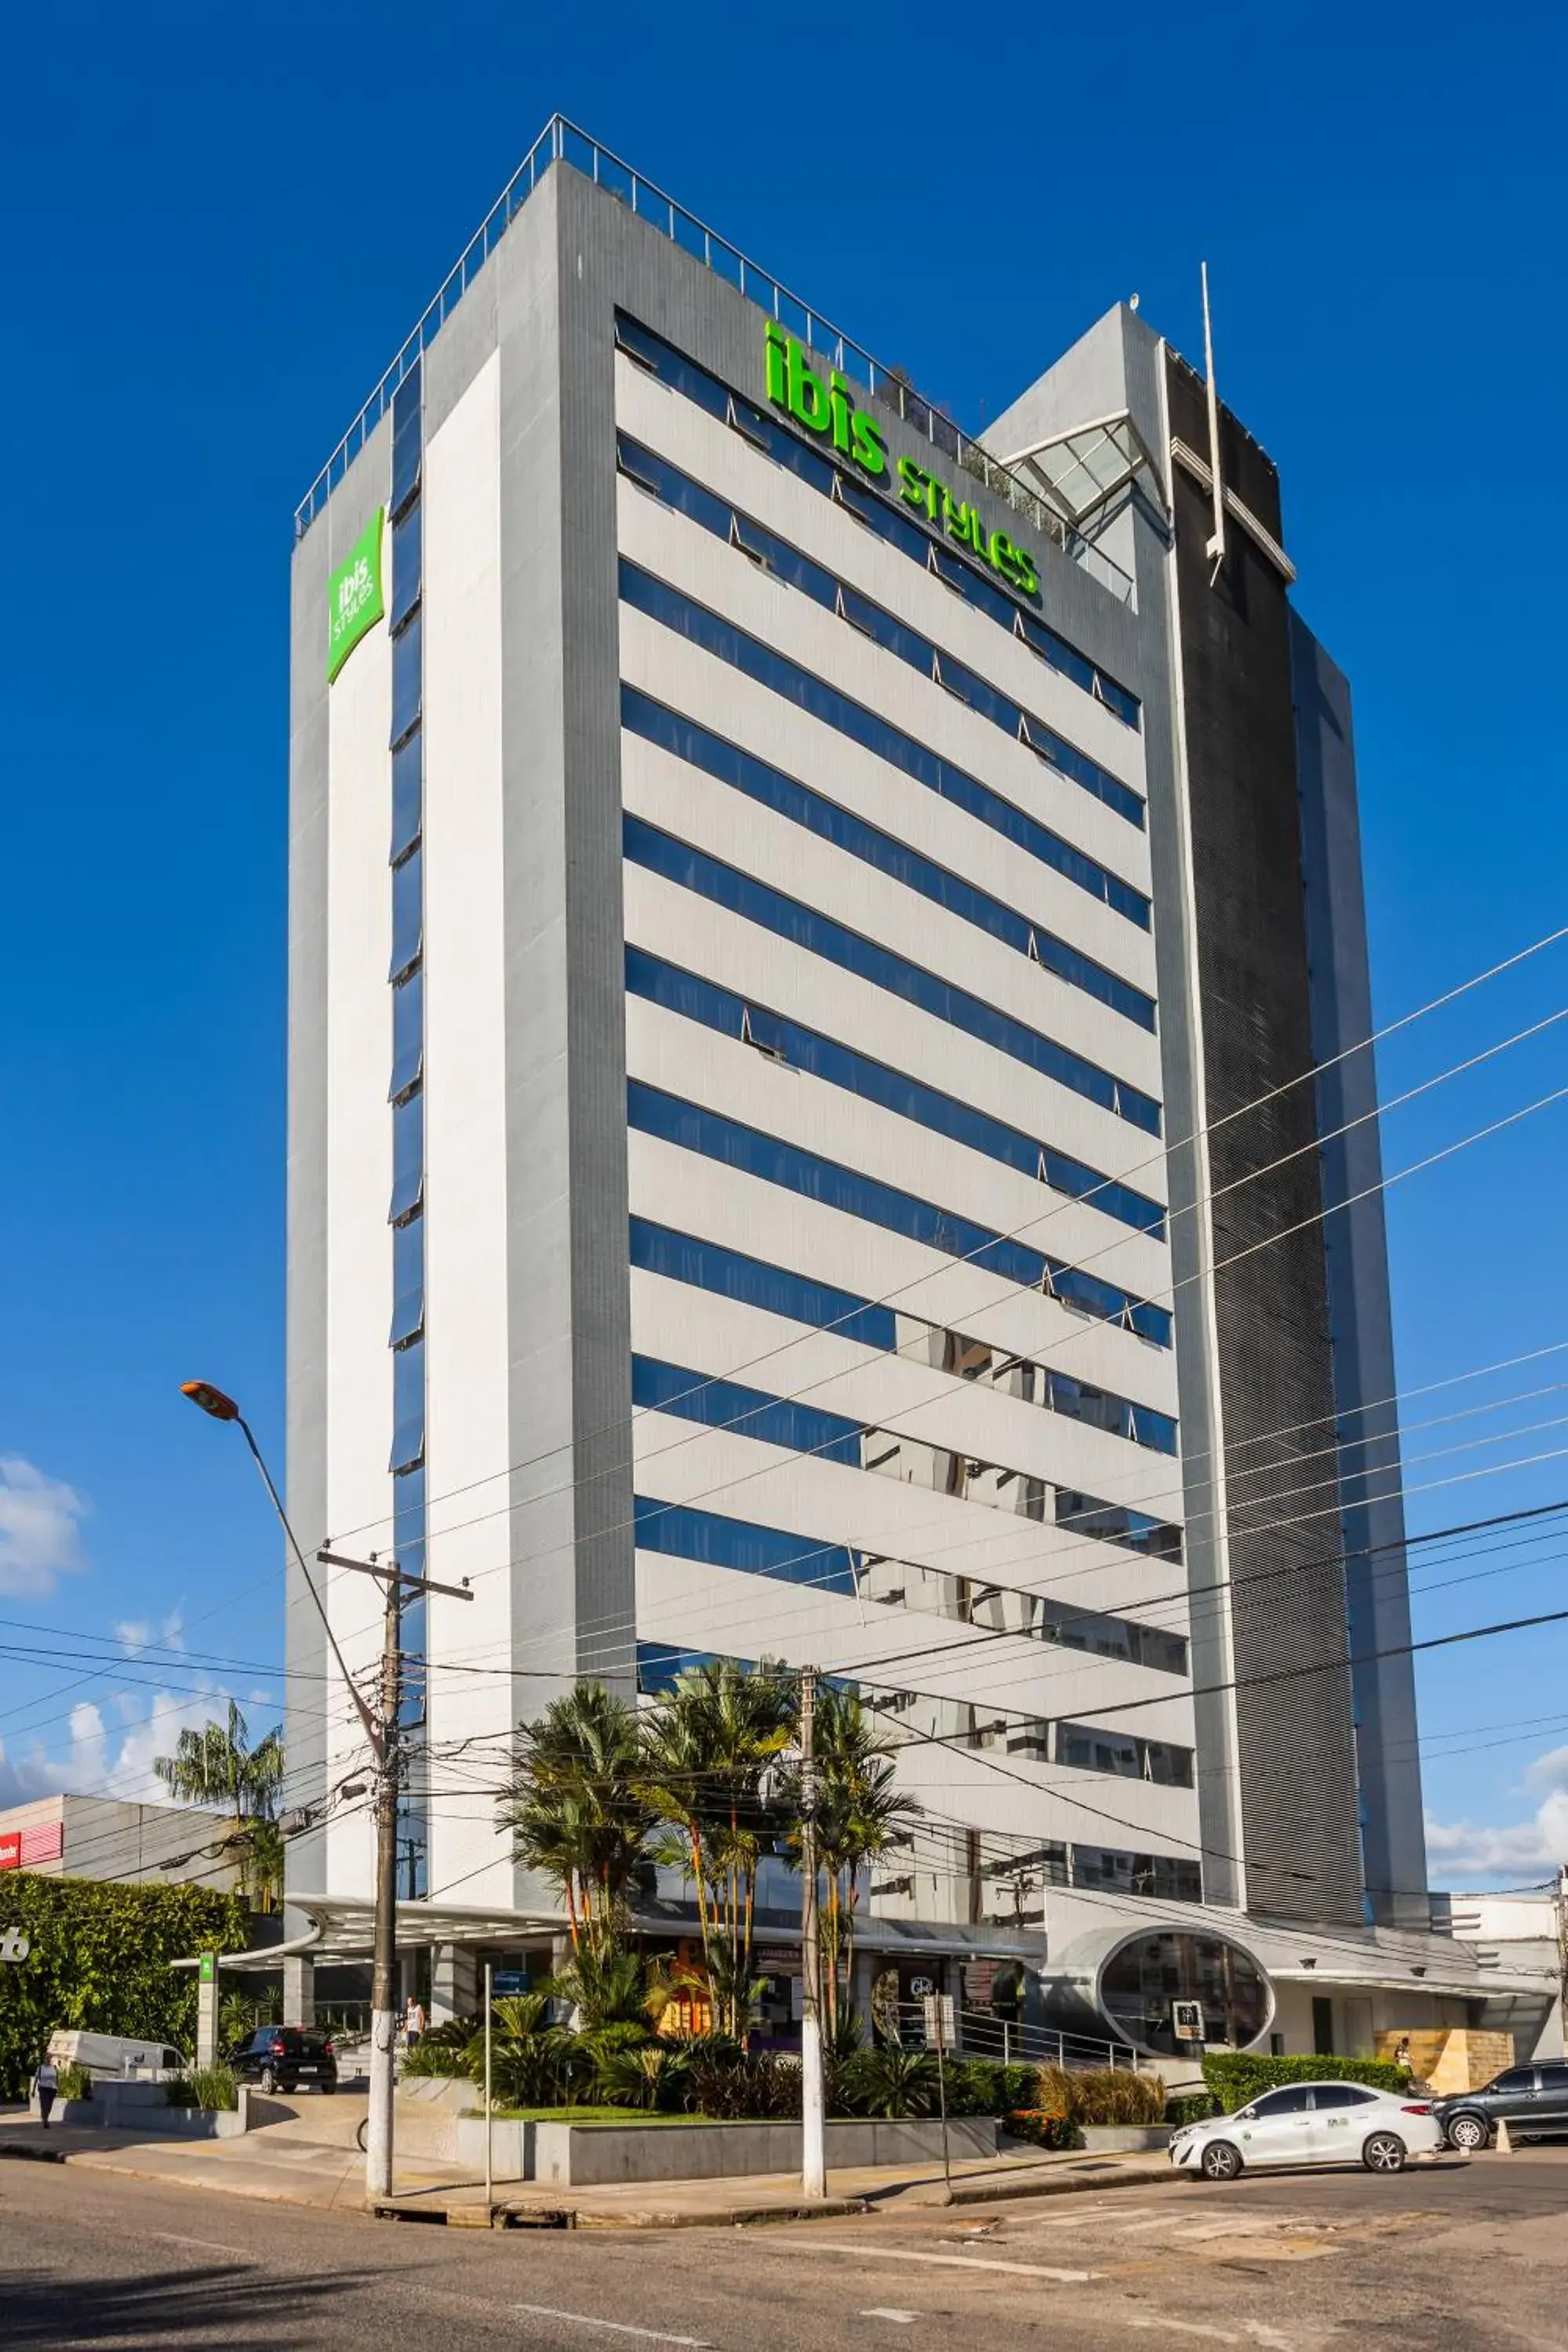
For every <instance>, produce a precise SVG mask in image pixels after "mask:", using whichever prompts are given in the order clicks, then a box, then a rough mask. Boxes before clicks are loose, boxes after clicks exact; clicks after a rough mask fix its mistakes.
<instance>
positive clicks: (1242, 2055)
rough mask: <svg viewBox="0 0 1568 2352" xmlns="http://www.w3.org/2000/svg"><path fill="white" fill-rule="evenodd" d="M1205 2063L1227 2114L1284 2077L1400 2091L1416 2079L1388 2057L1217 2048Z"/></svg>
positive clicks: (1207, 2075)
mask: <svg viewBox="0 0 1568 2352" xmlns="http://www.w3.org/2000/svg"><path fill="white" fill-rule="evenodd" d="M1203 2064H1204V2080H1205V2083H1206V2084H1208V2086H1209V2089H1210V2090H1211V2091H1212V2092H1213V2093H1214V2095H1215V2098H1216V2099H1217V2100H1218V2101H1219V2103H1220V2109H1221V2112H1222V2113H1223V2114H1225V2115H1227V2116H1233V2115H1234V2114H1235V2113H1236V2111H1237V2107H1245V2106H1247V2105H1248V2104H1249V2103H1250V2102H1251V2101H1252V2100H1253V2099H1256V2098H1258V2097H1259V2096H1260V2095H1261V2094H1262V2093H1263V2092H1265V2091H1272V2090H1274V2089H1275V2088H1276V2087H1277V2085H1278V2084H1280V2083H1366V2084H1369V2085H1370V2086H1371V2087H1372V2089H1373V2090H1374V2091H1394V2092H1399V2091H1404V2090H1407V2089H1408V2088H1409V2084H1410V2069H1409V2067H1408V2066H1394V2065H1392V2064H1391V2063H1389V2062H1388V2060H1387V2059H1385V2058H1264V2057H1259V2056H1258V2055H1257V2054H1255V2053H1253V2052H1251V2051H1248V2050H1211V2051H1209V2052H1207V2053H1205V2058H1204V2062H1203Z"/></svg>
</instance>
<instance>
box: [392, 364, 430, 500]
mask: <svg viewBox="0 0 1568 2352" xmlns="http://www.w3.org/2000/svg"><path fill="white" fill-rule="evenodd" d="M424 446H425V418H424V413H423V411H422V409H421V406H420V370H419V366H418V363H417V362H416V364H415V365H414V367H413V368H411V369H410V371H409V373H407V375H405V377H404V379H403V382H402V383H400V384H399V385H398V387H397V390H396V391H395V393H394V394H393V395H392V511H393V513H394V514H397V513H398V512H399V511H400V510H401V509H402V508H403V506H404V504H405V501H406V500H407V499H411V498H412V497H413V495H414V493H415V491H416V489H417V488H418V487H419V461H420V458H421V457H422V455H423V454H424Z"/></svg>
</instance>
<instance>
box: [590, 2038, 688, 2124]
mask: <svg viewBox="0 0 1568 2352" xmlns="http://www.w3.org/2000/svg"><path fill="white" fill-rule="evenodd" d="M690 2071H691V2061H690V2060H689V2058H688V2056H687V2055H686V2053H685V2052H684V2051H682V2050H677V2049H675V2048H672V2046H671V2045H670V2044H669V2043H668V2042H644V2043H643V2044H642V2046H641V2048H640V2049H636V2050H628V2049H622V2050H611V2051H609V2052H607V2053H605V2057H604V2058H603V2059H602V2060H601V2061H600V2063H599V2067H598V2071H597V2073H596V2074H595V2090H596V2091H597V2093H598V2095H599V2096H600V2098H601V2099H603V2100H604V2102H605V2105H606V2106H611V2107H641V2108H644V2109H646V2110H647V2112H648V2113H650V2114H652V2113H657V2112H660V2111H662V2112H663V2113H664V2114H667V2115H668V2113H669V2112H670V2111H671V2110H672V2109H673V2108H675V2107H678V2106H679V2105H680V2103H681V2096H682V2094H683V2093H684V2091H685V2088H686V2078H687V2076H688V2075H689V2073H690Z"/></svg>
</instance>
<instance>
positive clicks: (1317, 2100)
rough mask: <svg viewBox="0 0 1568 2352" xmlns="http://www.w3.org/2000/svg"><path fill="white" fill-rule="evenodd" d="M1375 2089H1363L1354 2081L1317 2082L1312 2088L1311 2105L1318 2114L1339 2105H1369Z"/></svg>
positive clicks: (1372, 2099)
mask: <svg viewBox="0 0 1568 2352" xmlns="http://www.w3.org/2000/svg"><path fill="white" fill-rule="evenodd" d="M1376 2096H1377V2094H1376V2092H1375V2091H1363V2090H1361V2089H1359V2088H1358V2087H1357V2085H1356V2084H1354V2083H1318V2084H1314V2085H1313V2089H1312V2105H1313V2107H1314V2109H1315V2110H1316V2112H1317V2113H1318V2114H1319V2115H1323V2114H1325V2113H1327V2112H1329V2111H1330V2110H1332V2109H1336V2108H1340V2107H1370V2106H1371V2105H1373V2101H1374V2100H1375V2099H1376Z"/></svg>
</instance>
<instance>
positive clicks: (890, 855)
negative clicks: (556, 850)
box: [621, 686, 1155, 1031]
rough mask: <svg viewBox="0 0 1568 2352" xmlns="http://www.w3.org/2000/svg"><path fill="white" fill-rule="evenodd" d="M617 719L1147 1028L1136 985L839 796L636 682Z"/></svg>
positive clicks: (1149, 1018) (1145, 1000)
mask: <svg viewBox="0 0 1568 2352" xmlns="http://www.w3.org/2000/svg"><path fill="white" fill-rule="evenodd" d="M621 723H622V725H623V726H624V727H626V729H627V730H629V731H630V732H631V733H633V734H635V735H640V736H642V737H643V738H644V740H646V741H647V742H650V743H658V744H660V745H661V746H662V747H663V748H664V749H665V750H666V751H671V752H673V753H674V754H675V756H676V757H677V758H678V759H682V760H685V761H688V762H689V764H690V765H691V766H692V767H697V768H700V769H702V770H703V772H705V773H706V774H708V775H710V776H715V777H717V778H718V779H719V780H720V781H721V782H723V783H726V784H729V785H731V786H732V787H733V789H734V790H735V791H737V792H742V793H745V794H746V796H747V798H748V799H750V800H754V801H757V802H759V803H761V804H762V805H763V807H766V808H771V809H775V810H777V812H778V813H779V814H780V815H781V816H787V817H788V818H789V819H790V820H791V822H792V823H793V824H798V825H801V826H803V827H804V828H805V830H806V831H807V832H810V833H814V834H816V835H818V837H819V838H820V839H822V840H824V841H831V842H833V843H834V844H835V845H837V847H838V848H840V849H845V850H847V851H848V853H849V855H850V856H853V857H858V858H859V859H861V860H862V861H863V863H865V864H866V865H868V866H876V867H877V868H878V870H879V872H880V873H883V874H889V875H891V876H892V877H894V879H895V880H897V881H900V882H902V883H904V884H905V885H906V886H907V887H909V888H910V889H911V890H916V891H918V892H919V893H920V895H921V897H922V898H930V899H931V900H932V901H933V902H934V903H935V904H936V905H938V906H942V907H945V908H947V909H948V911H949V912H950V913H952V914H955V915H959V916H962V917H963V919H964V920H965V921H966V922H971V923H973V924H974V925H975V926H976V928H977V929H981V930H984V931H988V932H989V933H990V934H991V936H992V937H993V938H994V939H999V940H1005V942H1006V943H1007V945H1008V946H1009V947H1011V948H1015V949H1016V950H1017V951H1018V953H1019V954H1020V955H1025V956H1027V957H1028V958H1029V959H1030V961H1033V962H1036V963H1038V964H1040V965H1042V966H1043V967H1044V969H1045V970H1047V971H1049V972H1051V973H1052V974H1053V975H1054V976H1055V977H1056V978H1057V979H1058V980H1063V981H1066V982H1068V985H1069V986H1070V987H1074V988H1080V989H1082V990H1083V991H1084V992H1085V993H1086V994H1087V995H1089V996H1093V997H1096V998H1098V999H1099V1001H1100V1003H1102V1004H1109V1005H1110V1007H1111V1009H1112V1010H1113V1011H1114V1012H1117V1013H1122V1014H1124V1015H1125V1017H1126V1018H1127V1019H1128V1020H1129V1021H1134V1022H1136V1023H1137V1024H1138V1026H1139V1027H1140V1028H1141V1029H1147V1030H1151V1031H1152V1029H1153V1027H1154V1023H1155V1016H1154V1000H1153V998H1152V996H1150V995H1148V994H1147V993H1146V992H1144V991H1143V990H1142V989H1141V988H1135V987H1134V986H1133V985H1132V983H1131V981H1126V980H1123V979H1122V978H1121V975H1120V974H1119V973H1117V972H1113V971H1108V970H1107V968H1106V967H1105V966H1104V965H1103V964H1100V963H1097V962H1096V961H1094V959H1093V958H1092V957H1091V956H1087V955H1085V954H1084V953H1083V952H1082V950H1080V949H1078V948H1073V947H1069V946H1068V943H1067V942H1066V940H1058V938H1056V936H1055V935H1054V934H1053V933H1052V932H1049V931H1047V930H1046V929H1043V927H1042V926H1041V925H1039V924H1037V923H1031V922H1030V921H1029V920H1028V919H1027V918H1026V916H1024V915H1022V914H1020V913H1019V912H1018V910H1017V908H1014V907H1008V906H1005V905H1004V904H1003V903H1002V901H1001V900H1000V899H996V898H990V897H989V896H988V895H987V894H986V893H985V892H984V890H981V889H978V888H976V887H975V886H974V884H973V883H972V882H969V881H966V880H965V879H964V877H963V876H962V875H958V874H954V873H952V871H951V869H950V868H948V867H947V866H939V865H938V864H937V863H936V862H935V860H934V859H932V858H929V857H923V856H921V855H920V853H919V852H918V851H917V850H913V849H911V848H910V846H909V845H907V843H904V842H902V841H899V840H896V839H895V838H894V837H893V835H891V834H886V833H882V832H880V831H879V829H878V828H877V827H876V826H875V825H871V824H867V823H866V821H865V819H864V818H862V817H858V816H856V815H853V814H851V813H850V811H849V810H847V809H844V808H841V807H840V806H839V805H838V803H837V801H830V800H827V799H826V798H825V797H824V796H823V795H822V794H821V793H816V792H813V791H811V790H810V789H809V788H808V787H807V786H806V785H805V784H802V783H797V782H796V781H795V778H794V777H793V776H786V775H784V773H783V772H781V771H780V770H779V769H776V768H771V767H769V766H768V765H767V763H766V762H765V761H762V760H759V759H756V758H755V757H754V756H753V755H752V753H751V752H749V751H741V750H740V749H739V748H738V746H736V745H735V744H732V743H728V742H726V741H725V740H724V739H723V738H722V737H721V736H719V735H715V734H713V733H711V732H710V730H709V729H707V728H705V727H700V726H699V725H698V723H697V722H696V720H695V719H686V718H683V717H681V716H680V715H679V713H678V712H676V711H673V710H670V709H667V708H666V706H665V705H664V704H663V703H660V702H656V701H655V700H654V699H653V698H652V697H651V696H650V695H647V694H644V693H643V692H642V691H641V689H640V688H637V687H633V686H623V687H622V688H621Z"/></svg>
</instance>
